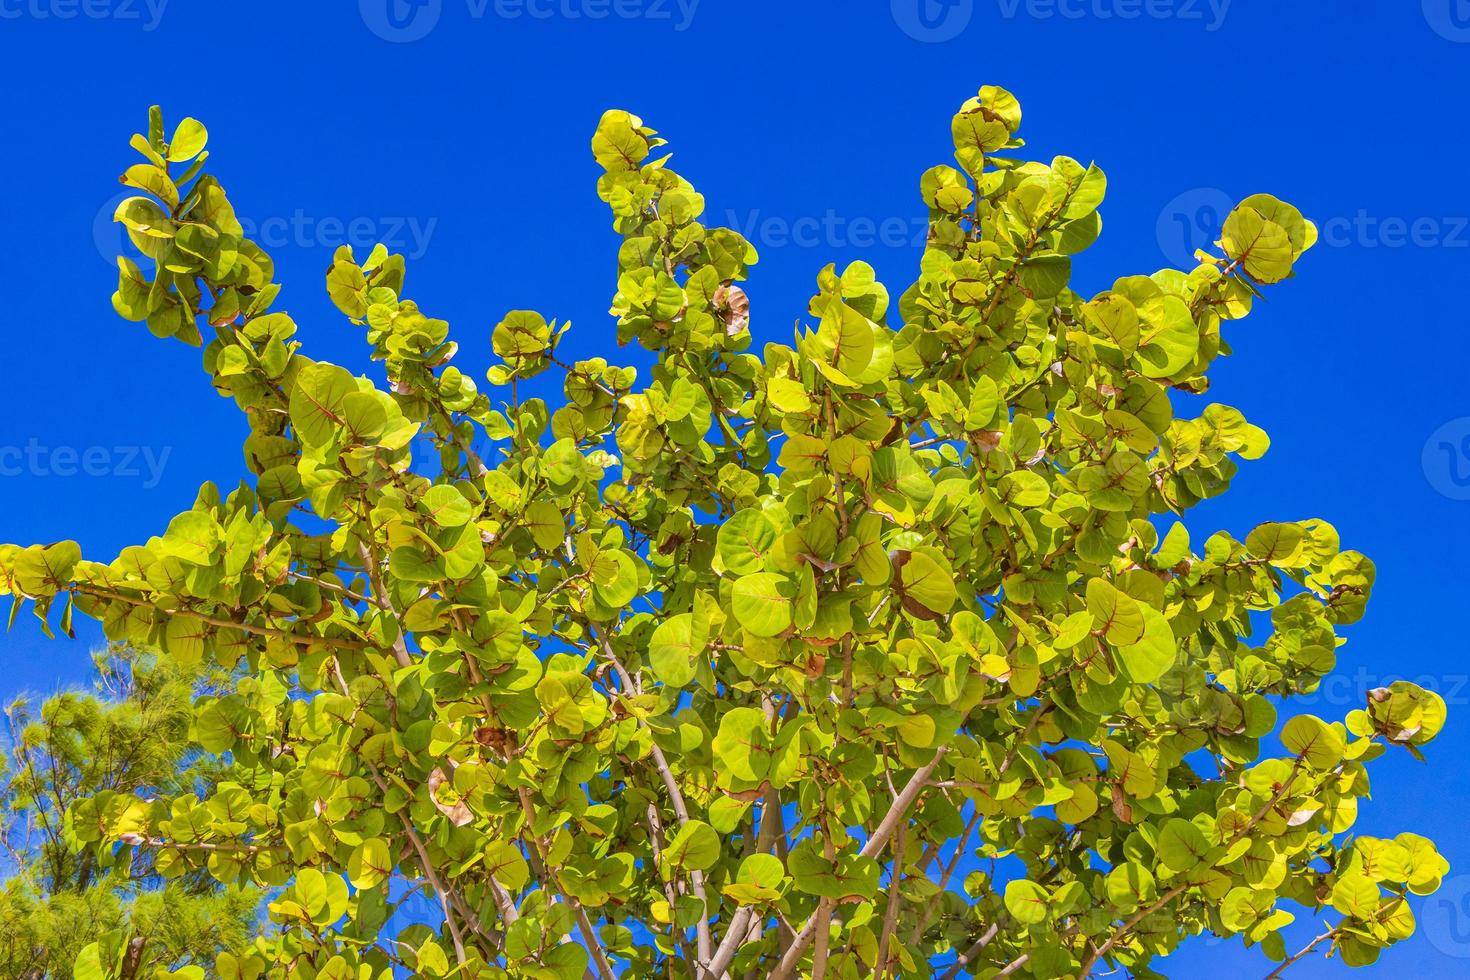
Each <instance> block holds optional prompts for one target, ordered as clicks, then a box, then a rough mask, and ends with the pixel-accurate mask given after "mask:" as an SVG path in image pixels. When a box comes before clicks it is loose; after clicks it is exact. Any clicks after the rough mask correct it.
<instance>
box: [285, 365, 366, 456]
mask: <svg viewBox="0 0 1470 980" xmlns="http://www.w3.org/2000/svg"><path fill="white" fill-rule="evenodd" d="M356 391H357V383H356V382H355V381H354V380H353V379H352V375H351V374H349V373H348V372H347V371H346V370H344V369H343V368H340V367H337V365H335V364H327V363H325V362H317V363H315V364H308V365H307V366H306V367H304V368H302V369H301V371H300V372H299V373H298V374H297V375H296V387H295V388H294V389H292V391H291V425H292V426H293V427H294V428H295V429H296V434H297V435H298V436H300V438H301V441H302V442H304V443H306V444H307V445H308V446H325V445H327V444H328V443H330V442H332V441H333V440H334V439H335V438H336V437H337V434H338V432H339V431H341V429H342V428H343V427H344V426H345V425H346V423H347V409H346V401H347V397H348V396H349V395H351V394H353V393H354V392H356Z"/></svg>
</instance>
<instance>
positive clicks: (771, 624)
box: [730, 572, 795, 636]
mask: <svg viewBox="0 0 1470 980" xmlns="http://www.w3.org/2000/svg"><path fill="white" fill-rule="evenodd" d="M794 595H795V590H794V588H793V586H792V585H791V582H790V581H789V580H788V579H787V578H786V577H785V576H784V575H778V574H776V573H774V572H758V573H756V574H753V575H745V576H742V577H741V578H739V579H737V580H736V581H735V584H734V586H733V587H732V588H731V590H730V596H731V607H732V609H733V611H734V614H735V621H736V622H737V623H739V624H740V625H741V626H743V627H744V628H745V630H746V632H748V633H750V634H751V635H752V636H779V635H781V634H782V633H784V632H786V630H788V629H790V628H791V617H792V604H791V600H792V598H793V596H794Z"/></svg>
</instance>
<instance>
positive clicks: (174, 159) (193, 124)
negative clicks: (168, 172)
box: [168, 116, 209, 163]
mask: <svg viewBox="0 0 1470 980" xmlns="http://www.w3.org/2000/svg"><path fill="white" fill-rule="evenodd" d="M208 142H209V131H208V130H207V129H205V128H204V124H203V123H202V122H200V121H199V120H197V119H195V118H194V117H192V116H185V117H184V119H183V120H182V121H181V122H180V123H179V125H178V127H177V128H176V129H175V130H174V135H173V138H172V139H170V140H169V141H168V161H169V163H182V162H183V161H185V160H192V159H194V158H195V157H197V156H198V155H199V153H200V151H202V150H203V149H204V144H206V143H208Z"/></svg>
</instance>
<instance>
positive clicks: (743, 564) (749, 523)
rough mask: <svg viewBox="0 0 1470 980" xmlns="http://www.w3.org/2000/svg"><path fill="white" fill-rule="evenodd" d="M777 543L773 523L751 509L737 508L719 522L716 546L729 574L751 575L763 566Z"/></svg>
mask: <svg viewBox="0 0 1470 980" xmlns="http://www.w3.org/2000/svg"><path fill="white" fill-rule="evenodd" d="M775 545H776V526H775V525H774V524H772V523H771V521H770V518H768V517H766V515H765V514H763V513H761V512H760V511H759V510H756V509H754V508H751V509H747V510H742V511H737V512H736V513H735V514H734V515H732V516H731V517H730V519H729V520H727V521H726V522H725V523H724V524H722V525H720V529H719V532H718V534H717V536H716V547H717V548H718V550H719V554H720V561H722V562H724V564H725V569H726V570H727V571H728V572H730V574H732V575H751V574H754V573H755V572H759V571H761V570H762V569H764V568H765V565H766V559H767V557H768V556H769V555H770V554H771V552H772V550H773V549H774V548H775Z"/></svg>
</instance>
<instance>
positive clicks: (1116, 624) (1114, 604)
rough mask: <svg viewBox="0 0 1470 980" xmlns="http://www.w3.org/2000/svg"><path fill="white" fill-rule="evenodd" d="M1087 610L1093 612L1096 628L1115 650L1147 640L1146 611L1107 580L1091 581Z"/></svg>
mask: <svg viewBox="0 0 1470 980" xmlns="http://www.w3.org/2000/svg"><path fill="white" fill-rule="evenodd" d="M1087 611H1088V612H1090V613H1092V627H1093V629H1095V630H1097V631H1099V632H1100V633H1102V636H1103V639H1105V640H1107V641H1108V642H1109V643H1110V644H1112V645H1113V646H1115V647H1124V646H1128V645H1130V644H1134V643H1137V642H1138V641H1139V640H1141V639H1142V638H1143V633H1144V628H1145V626H1146V625H1147V621H1146V620H1145V619H1144V613H1143V608H1142V607H1141V606H1140V605H1139V603H1138V602H1137V600H1135V599H1134V598H1133V597H1132V596H1129V595H1125V594H1124V593H1122V592H1119V591H1118V590H1117V589H1116V588H1114V587H1113V584H1112V583H1111V582H1109V581H1107V580H1106V579H1100V578H1094V579H1089V580H1088V582H1087Z"/></svg>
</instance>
